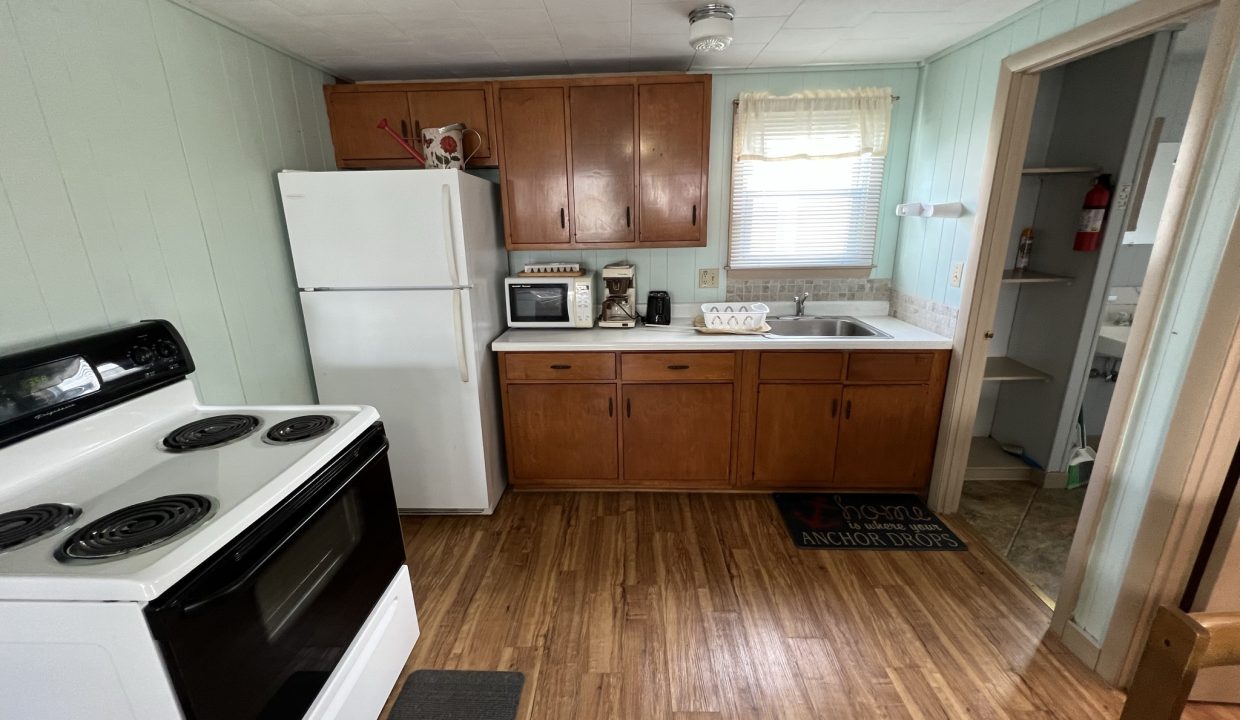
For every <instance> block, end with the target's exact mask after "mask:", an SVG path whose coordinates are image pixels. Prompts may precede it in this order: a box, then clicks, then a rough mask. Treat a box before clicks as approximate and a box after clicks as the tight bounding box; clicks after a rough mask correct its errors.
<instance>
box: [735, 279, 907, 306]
mask: <svg viewBox="0 0 1240 720" xmlns="http://www.w3.org/2000/svg"><path fill="white" fill-rule="evenodd" d="M801 293H809V297H810V300H815V301H817V300H823V301H825V300H844V301H861V300H881V301H890V300H891V280H888V279H887V278H875V279H864V278H819V279H806V280H736V279H733V278H729V279H728V287H727V297H726V299H727V300H734V301H740V302H771V301H780V300H792V299H793V297H795V296H797V295H800V294H801Z"/></svg>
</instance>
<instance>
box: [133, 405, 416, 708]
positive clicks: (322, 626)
mask: <svg viewBox="0 0 1240 720" xmlns="http://www.w3.org/2000/svg"><path fill="white" fill-rule="evenodd" d="M404 561H405V554H404V547H403V543H402V540H401V534H400V521H399V519H398V517H397V514H396V501H395V499H394V497H393V493H392V479H391V474H390V473H389V471H388V463H387V440H386V439H385V437H384V434H383V429H382V426H381V425H378V424H376V425H375V427H373V428H372V429H371V430H370V431H368V433H367V434H366V435H365V436H363V437H362V438H361V439H359V440H358V441H357V442H356V443H354V444H353V445H352V446H351V447H350V448H349V449H347V450H345V451H344V452H343V453H341V454H340V455H338V456H337V457H336V458H335V459H334V460H333V461H332V462H331V463H330V464H329V465H328V466H327V467H326V468H325V469H323V470H322V471H320V472H319V473H318V474H317V475H315V476H314V477H313V478H311V480H310V481H309V482H307V483H306V484H305V485H304V486H302V488H301V489H300V490H299V491H297V492H296V493H295V494H294V495H292V496H291V497H289V498H288V499H286V500H285V501H284V502H283V503H281V505H280V506H278V507H277V508H276V509H274V510H273V511H272V512H270V513H268V514H267V515H266V516H264V517H263V518H262V519H261V520H259V521H258V522H257V523H256V524H255V525H254V526H253V527H252V528H251V529H250V530H249V531H247V532H246V533H244V534H243V535H242V536H240V537H239V538H237V539H236V540H235V541H233V542H232V543H231V544H229V545H228V546H227V547H225V548H224V549H223V550H221V551H220V552H219V553H216V555H214V556H213V557H212V558H211V559H210V560H208V561H207V562H206V563H204V564H203V565H202V566H200V567H199V568H198V569H196V570H195V571H194V572H193V573H192V574H191V575H190V576H189V577H187V578H185V579H183V580H182V581H181V582H179V583H178V584H177V585H176V586H175V587H173V588H172V589H171V590H170V591H169V592H168V593H166V594H165V595H164V596H162V597H160V598H159V599H158V600H157V601H155V602H152V603H151V604H150V605H149V606H148V607H147V609H146V616H147V622H148V624H149V625H150V627H151V632H152V634H153V635H154V637H155V639H156V641H157V642H158V643H159V645H160V650H161V652H162V653H163V656H164V662H165V665H166V666H167V668H168V671H169V675H170V676H171V678H172V682H173V685H174V687H175V688H176V691H177V695H178V697H179V699H180V701H181V706H182V710H183V711H184V713H185V716H186V717H187V718H192V719H193V720H214V719H215V718H229V719H230V720H233V719H235V718H301V717H302V716H303V715H304V714H305V712H306V710H307V709H308V708H309V707H310V705H311V703H313V702H314V699H315V697H316V696H317V695H318V693H319V691H320V690H321V689H322V687H323V685H324V683H325V682H326V681H327V678H328V676H329V675H331V673H332V670H333V669H335V667H336V664H337V663H338V662H339V660H340V657H341V656H342V655H343V654H344V652H345V650H346V649H347V648H348V646H349V643H350V642H352V640H353V637H354V636H355V635H356V634H357V632H358V630H359V629H360V628H361V627H362V624H363V623H364V622H365V621H366V618H367V617H368V616H369V615H370V612H371V610H372V609H373V608H374V606H375V603H376V602H377V601H378V600H379V598H380V596H381V595H382V594H383V592H384V590H385V589H386V588H387V585H388V583H390V582H391V581H392V577H393V575H395V574H396V572H397V570H398V569H399V567H400V565H401V563H403V562H404Z"/></svg>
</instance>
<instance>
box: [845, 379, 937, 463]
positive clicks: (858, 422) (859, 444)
mask: <svg viewBox="0 0 1240 720" xmlns="http://www.w3.org/2000/svg"><path fill="white" fill-rule="evenodd" d="M932 404H933V401H932V398H931V396H930V386H928V385H854V386H849V387H846V388H845V389H844V417H843V419H842V420H841V421H840V433H839V445H838V447H837V449H836V453H835V482H834V484H835V485H843V486H848V487H860V486H867V487H920V486H922V485H924V484H926V482H927V481H928V480H929V476H930V466H931V463H932V461H933V457H934V446H933V441H934V436H935V430H936V428H937V425H938V417H937V416H936V415H935V414H934V413H933V412H932V408H931V407H930V406H931V405H932Z"/></svg>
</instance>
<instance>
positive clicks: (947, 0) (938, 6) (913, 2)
mask: <svg viewBox="0 0 1240 720" xmlns="http://www.w3.org/2000/svg"><path fill="white" fill-rule="evenodd" d="M968 1H969V0H869V4H870V8H871V9H872V10H874V11H875V12H933V11H936V10H954V9H956V8H958V7H960V6H961V5H964V4H965V3H966V2H968ZM990 1H992V2H993V1H995V0H990ZM1028 1H1029V2H1037V0H1028Z"/></svg>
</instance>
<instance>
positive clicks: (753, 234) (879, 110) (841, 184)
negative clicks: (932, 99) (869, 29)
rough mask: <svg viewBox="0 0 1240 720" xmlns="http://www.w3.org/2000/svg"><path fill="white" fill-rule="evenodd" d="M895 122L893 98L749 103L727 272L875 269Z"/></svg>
mask: <svg viewBox="0 0 1240 720" xmlns="http://www.w3.org/2000/svg"><path fill="white" fill-rule="evenodd" d="M890 116H891V91H890V89H888V88H867V89H864V90H850V91H828V92H824V93H804V94H801V95H796V96H791V97H783V98H774V97H769V96H765V95H742V96H741V99H740V102H739V103H738V107H737V113H736V118H735V124H734V125H733V162H732V212H731V224H730V228H729V230H730V240H729V246H728V247H729V249H728V267H729V268H731V269H738V270H744V269H763V268H772V269H774V268H868V267H871V266H873V264H874V243H875V240H876V238H877V234H878V216H879V199H880V197H881V194H882V186H883V168H884V156H885V154H886V149H887V141H886V136H887V128H888V125H889V123H890Z"/></svg>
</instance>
